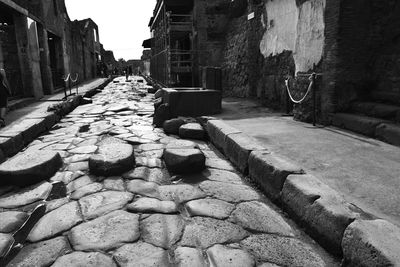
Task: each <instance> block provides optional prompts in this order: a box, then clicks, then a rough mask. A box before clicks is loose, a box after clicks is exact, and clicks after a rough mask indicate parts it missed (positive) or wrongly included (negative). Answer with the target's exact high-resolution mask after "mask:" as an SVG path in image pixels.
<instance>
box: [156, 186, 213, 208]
mask: <svg viewBox="0 0 400 267" xmlns="http://www.w3.org/2000/svg"><path fill="white" fill-rule="evenodd" d="M158 192H159V195H160V198H161V199H162V200H170V201H174V202H175V203H179V204H181V203H185V202H188V201H190V200H194V199H199V198H204V197H206V194H204V192H203V191H201V190H200V189H199V188H198V187H195V186H192V185H188V184H178V185H163V186H160V187H159V188H158Z"/></svg>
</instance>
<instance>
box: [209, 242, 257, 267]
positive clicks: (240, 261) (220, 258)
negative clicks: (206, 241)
mask: <svg viewBox="0 0 400 267" xmlns="http://www.w3.org/2000/svg"><path fill="white" fill-rule="evenodd" d="M207 256H208V261H209V262H210V263H211V264H212V265H213V266H224V267H229V266H231V267H253V266H254V265H255V260H254V259H253V258H252V256H251V255H250V254H249V253H248V252H246V251H244V250H241V249H234V248H229V247H226V246H222V245H214V246H212V247H211V248H209V249H208V250H207Z"/></svg>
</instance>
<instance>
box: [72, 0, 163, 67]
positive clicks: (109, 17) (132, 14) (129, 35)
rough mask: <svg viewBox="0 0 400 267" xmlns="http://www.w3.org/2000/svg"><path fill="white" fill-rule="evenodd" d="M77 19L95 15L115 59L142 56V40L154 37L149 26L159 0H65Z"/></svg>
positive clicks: (103, 41)
mask: <svg viewBox="0 0 400 267" xmlns="http://www.w3.org/2000/svg"><path fill="white" fill-rule="evenodd" d="M65 5H66V7H67V11H68V15H69V17H70V19H71V20H72V21H73V20H75V19H77V20H81V19H86V18H91V19H92V20H93V21H94V22H96V24H97V25H98V26H99V34H100V42H101V43H102V44H103V45H104V49H105V50H112V51H114V56H115V59H116V60H118V59H119V58H124V59H125V60H129V59H140V57H141V56H142V52H143V47H142V42H143V40H145V39H148V38H150V29H149V27H148V26H147V25H148V24H149V21H150V18H151V16H152V15H153V9H154V7H155V5H156V0H111V1H110V0H65Z"/></svg>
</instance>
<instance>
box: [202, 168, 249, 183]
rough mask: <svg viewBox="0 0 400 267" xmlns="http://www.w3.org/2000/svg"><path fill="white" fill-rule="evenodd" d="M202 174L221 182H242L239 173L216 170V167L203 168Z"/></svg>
mask: <svg viewBox="0 0 400 267" xmlns="http://www.w3.org/2000/svg"><path fill="white" fill-rule="evenodd" d="M202 174H203V175H204V177H206V178H207V179H209V180H211V181H216V182H223V183H229V184H243V181H242V178H241V177H240V175H239V174H236V173H234V172H230V171H225V170H217V169H205V170H204V171H203V172H202Z"/></svg>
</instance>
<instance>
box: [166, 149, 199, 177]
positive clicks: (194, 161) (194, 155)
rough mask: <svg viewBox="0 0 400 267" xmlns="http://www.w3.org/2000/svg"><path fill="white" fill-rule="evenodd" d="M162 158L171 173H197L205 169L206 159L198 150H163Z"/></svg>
mask: <svg viewBox="0 0 400 267" xmlns="http://www.w3.org/2000/svg"><path fill="white" fill-rule="evenodd" d="M163 158H164V161H165V164H166V165H167V168H168V170H169V171H171V172H173V173H179V174H185V173H197V172H201V171H203V170H204V169H205V167H206V166H205V163H206V157H205V156H204V154H203V153H202V152H201V151H200V150H199V149H165V150H164V155H163Z"/></svg>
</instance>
